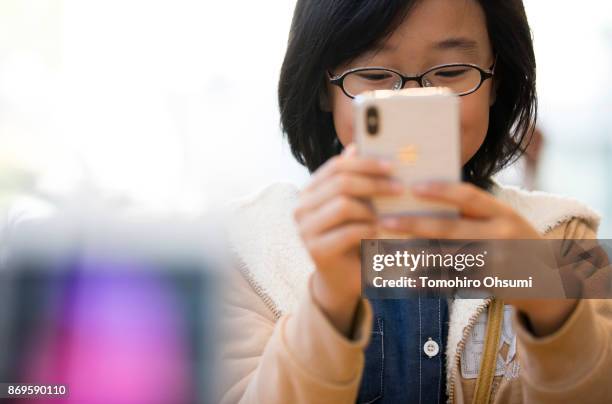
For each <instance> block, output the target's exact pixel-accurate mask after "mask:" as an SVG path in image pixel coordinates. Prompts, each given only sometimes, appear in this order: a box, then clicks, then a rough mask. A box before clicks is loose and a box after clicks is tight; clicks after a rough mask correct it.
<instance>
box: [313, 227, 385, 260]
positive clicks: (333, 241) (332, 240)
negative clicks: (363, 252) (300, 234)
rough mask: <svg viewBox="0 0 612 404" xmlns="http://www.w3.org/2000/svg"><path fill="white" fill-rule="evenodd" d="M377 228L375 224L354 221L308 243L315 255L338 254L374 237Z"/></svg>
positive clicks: (327, 255)
mask: <svg viewBox="0 0 612 404" xmlns="http://www.w3.org/2000/svg"><path fill="white" fill-rule="evenodd" d="M375 236H376V228H375V226H374V225H373V224H363V223H354V224H348V225H346V226H340V227H336V228H334V229H332V230H330V231H328V232H326V233H322V234H321V235H320V236H319V237H317V238H315V239H313V240H312V241H310V242H309V243H308V249H309V251H310V252H311V254H313V255H314V256H318V257H330V256H337V255H339V254H343V253H345V252H347V251H349V250H350V249H351V248H354V247H357V246H359V245H360V244H361V240H364V239H370V238H374V237H375Z"/></svg>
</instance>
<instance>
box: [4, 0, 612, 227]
mask: <svg viewBox="0 0 612 404" xmlns="http://www.w3.org/2000/svg"><path fill="white" fill-rule="evenodd" d="M525 4H526V7H527V11H528V14H529V18H530V22H531V24H532V29H533V32H534V37H535V45H536V52H537V58H538V90H539V95H540V125H541V126H542V128H543V129H544V132H545V134H546V136H547V138H546V149H545V155H544V161H543V167H542V170H541V172H540V176H539V188H540V189H543V190H548V191H552V192H557V193H562V194H565V195H570V196H573V197H575V198H578V199H581V200H583V201H585V202H587V203H589V204H590V205H591V206H593V207H595V208H597V209H599V210H600V211H601V212H602V213H604V214H605V217H606V220H605V221H604V223H603V227H602V232H601V236H602V237H605V236H607V237H612V222H611V220H610V218H612V180H611V179H610V175H611V174H612V117H611V114H610V112H611V111H610V110H611V108H610V106H612V82H611V81H612V79H611V78H610V74H609V72H612V12H611V10H610V7H609V6H608V2H606V1H603V0H599V1H598V0H583V1H581V2H580V3H579V6H578V5H577V3H576V2H574V1H569V0H560V1H555V2H552V1H542V0H526V2H525ZM293 7H294V2H293V1H274V2H272V1H269V2H254V1H248V0H235V1H232V2H220V1H214V2H213V1H195V0H174V1H172V2H170V1H152V0H151V1H140V0H121V1H119V0H107V1H104V2H100V1H93V0H63V1H62V0H2V2H1V3H0V30H1V34H0V170H2V169H3V167H4V168H6V167H11V168H12V169H13V170H14V169H15V167H17V171H19V170H21V171H27V172H30V173H32V175H33V177H32V178H34V179H35V181H36V185H37V187H38V188H39V189H42V190H43V191H44V192H46V193H49V194H53V195H65V194H67V192H68V191H69V190H71V189H73V188H74V187H76V186H79V185H80V186H81V187H83V186H86V187H87V189H90V190H92V191H91V192H94V193H96V194H98V195H100V196H111V197H114V198H123V199H125V200H130V201H135V202H138V203H139V204H142V205H146V206H148V207H150V208H153V209H160V210H180V211H199V210H201V209H205V208H207V207H210V206H214V205H217V204H219V203H223V202H224V201H226V200H228V199H229V198H233V197H237V196H241V195H244V194H246V193H250V192H253V191H255V190H257V189H259V188H261V187H262V186H264V185H266V184H269V183H270V182H273V181H291V182H295V183H298V184H300V183H303V182H304V181H306V180H307V173H306V171H305V170H304V169H303V168H302V167H300V166H299V165H297V163H295V162H294V160H293V158H292V156H291V154H290V152H289V150H288V147H287V146H286V142H285V141H284V139H283V138H282V135H281V133H280V129H279V116H278V111H277V100H276V84H277V79H278V73H279V69H280V64H281V62H282V57H283V53H284V49H285V45H286V38H287V33H288V29H289V24H290V20H291V15H292V12H293ZM0 180H1V176H0Z"/></svg>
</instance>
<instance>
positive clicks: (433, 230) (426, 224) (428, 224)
mask: <svg viewBox="0 0 612 404" xmlns="http://www.w3.org/2000/svg"><path fill="white" fill-rule="evenodd" d="M380 224H381V225H382V226H383V227H385V228H388V229H391V230H393V231H396V232H400V233H407V234H411V235H413V236H415V237H418V238H425V239H483V238H488V236H487V235H489V234H491V231H490V230H491V229H490V223H488V222H486V221H479V220H473V219H463V218H441V217H433V216H402V217H392V218H384V219H382V220H381V221H380Z"/></svg>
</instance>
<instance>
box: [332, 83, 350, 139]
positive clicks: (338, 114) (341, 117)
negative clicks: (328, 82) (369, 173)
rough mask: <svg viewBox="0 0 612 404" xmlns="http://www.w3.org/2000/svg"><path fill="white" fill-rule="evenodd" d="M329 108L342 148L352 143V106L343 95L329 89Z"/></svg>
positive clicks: (348, 99)
mask: <svg viewBox="0 0 612 404" xmlns="http://www.w3.org/2000/svg"><path fill="white" fill-rule="evenodd" d="M330 94H331V99H330V101H331V108H332V113H333V116H334V127H335V128H336V134H337V135H338V139H339V140H340V143H342V145H343V146H345V147H346V146H347V145H349V144H350V143H352V142H353V104H352V101H351V99H350V98H348V97H347V96H346V95H344V93H342V92H338V91H337V90H336V89H331V91H330Z"/></svg>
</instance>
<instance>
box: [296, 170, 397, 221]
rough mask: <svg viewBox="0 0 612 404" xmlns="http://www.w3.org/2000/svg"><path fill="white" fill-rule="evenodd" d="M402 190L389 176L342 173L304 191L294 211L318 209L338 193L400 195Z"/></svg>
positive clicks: (364, 196) (363, 195) (367, 196)
mask: <svg viewBox="0 0 612 404" xmlns="http://www.w3.org/2000/svg"><path fill="white" fill-rule="evenodd" d="M403 191H404V187H403V185H402V184H401V183H400V182H398V181H396V180H393V179H390V178H383V177H370V176H364V175H357V174H352V173H343V174H339V175H336V176H334V177H332V178H330V179H329V180H327V181H326V182H324V183H323V184H321V185H320V186H319V187H318V188H317V189H316V190H314V189H313V190H311V191H309V192H305V193H304V194H303V195H302V198H301V201H300V205H299V207H298V209H297V211H298V212H296V213H298V214H299V213H300V212H302V213H303V212H306V211H310V210H312V209H318V208H319V207H320V206H322V205H323V203H325V202H326V201H328V200H330V199H332V198H335V197H337V196H339V195H344V196H348V197H353V198H371V197H373V196H375V195H387V196H393V195H401V194H402V192H403Z"/></svg>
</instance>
